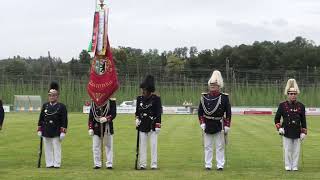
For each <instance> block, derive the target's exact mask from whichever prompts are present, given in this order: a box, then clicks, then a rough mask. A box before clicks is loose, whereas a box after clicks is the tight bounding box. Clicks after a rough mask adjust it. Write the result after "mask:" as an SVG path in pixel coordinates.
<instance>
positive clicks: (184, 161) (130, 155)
mask: <svg viewBox="0 0 320 180" xmlns="http://www.w3.org/2000/svg"><path fill="white" fill-rule="evenodd" d="M37 119H38V114H37V113H7V114H6V119H5V123H4V127H3V130H2V131H0V179H1V180H7V179H49V180H50V179H59V180H62V179H63V180H65V179H319V178H320V172H319V168H320V156H319V152H320V146H319V145H318V142H319V137H320V128H318V127H320V121H319V120H318V117H312V116H311V117H307V122H308V126H309V127H308V129H309V135H308V136H307V137H306V140H305V142H304V143H303V156H304V160H303V166H302V167H300V169H299V171H298V172H287V171H285V170H284V168H283V161H282V148H281V139H280V137H279V135H277V133H276V131H275V128H274V125H273V116H234V117H233V122H232V127H231V132H230V134H229V145H228V146H227V164H226V167H225V170H224V171H223V172H218V171H215V170H212V171H206V170H204V167H203V148H202V139H201V131H200V127H199V124H198V121H197V118H196V116H191V115H164V116H163V122H162V130H161V132H160V135H159V139H158V141H159V142H158V143H159V145H158V146H159V147H158V148H159V149H158V158H159V160H158V166H159V170H156V171H152V170H146V171H136V170H134V160H135V144H136V131H135V128H134V119H133V116H132V115H118V116H117V118H116V119H115V135H114V169H113V170H111V171H110V170H107V169H104V168H103V169H99V170H94V169H92V167H93V162H92V151H91V143H92V140H91V138H90V137H89V136H88V133H87V115H84V114H80V113H70V114H69V132H68V134H67V136H66V138H65V140H64V141H63V144H62V155H63V158H62V168H60V169H46V168H41V169H38V168H36V165H37V152H38V147H39V138H38V136H37V135H36V126H37ZM149 161H150V156H149V155H148V162H149ZM300 164H302V163H300ZM42 165H44V158H43V161H42Z"/></svg>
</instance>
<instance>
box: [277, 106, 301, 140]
mask: <svg viewBox="0 0 320 180" xmlns="http://www.w3.org/2000/svg"><path fill="white" fill-rule="evenodd" d="M281 116H282V118H283V121H282V124H281V127H282V128H284V132H285V134H284V136H285V137H287V138H292V139H296V138H300V133H302V132H303V133H305V134H306V129H307V122H306V112H305V107H304V105H303V104H302V103H301V102H298V101H296V102H289V101H284V102H282V103H280V104H279V107H278V110H277V113H276V116H275V117H274V122H275V124H276V126H277V125H280V119H281ZM277 127H280V126H277Z"/></svg>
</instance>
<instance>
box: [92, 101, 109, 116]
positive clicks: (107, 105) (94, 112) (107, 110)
mask: <svg viewBox="0 0 320 180" xmlns="http://www.w3.org/2000/svg"><path fill="white" fill-rule="evenodd" d="M104 105H105V106H106V107H105V108H104V110H103V113H102V114H101V115H100V116H98V115H97V111H96V106H95V105H94V103H93V102H92V103H91V107H92V113H93V117H94V119H97V118H100V117H103V116H105V115H106V114H108V112H109V107H110V103H109V100H108V101H107V103H106V104H104ZM104 105H103V106H104ZM103 106H102V107H103Z"/></svg>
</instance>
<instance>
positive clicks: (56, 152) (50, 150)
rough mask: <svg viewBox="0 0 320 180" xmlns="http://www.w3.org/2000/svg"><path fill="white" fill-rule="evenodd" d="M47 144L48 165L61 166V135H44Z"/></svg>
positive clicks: (45, 144)
mask: <svg viewBox="0 0 320 180" xmlns="http://www.w3.org/2000/svg"><path fill="white" fill-rule="evenodd" d="M43 141H44V146H45V157H46V167H52V166H54V167H60V166H61V142H60V138H59V137H54V138H48V137H43Z"/></svg>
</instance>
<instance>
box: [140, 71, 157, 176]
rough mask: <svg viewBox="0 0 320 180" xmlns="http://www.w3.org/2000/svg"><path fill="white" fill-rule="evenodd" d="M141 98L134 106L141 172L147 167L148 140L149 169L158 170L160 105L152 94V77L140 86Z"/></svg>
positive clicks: (149, 76) (147, 78)
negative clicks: (148, 150) (149, 149)
mask: <svg viewBox="0 0 320 180" xmlns="http://www.w3.org/2000/svg"><path fill="white" fill-rule="evenodd" d="M140 88H141V90H142V96H138V97H137V105H136V113H135V115H136V127H137V130H138V131H139V133H140V134H139V136H140V149H139V154H140V159H139V167H140V169H141V170H143V169H146V167H147V144H148V138H150V143H151V145H150V146H151V165H150V166H151V169H157V168H158V161H157V144H158V142H157V141H158V140H157V139H158V135H159V133H160V128H161V113H162V105H161V99H160V97H159V96H157V95H156V94H154V91H155V84H154V77H153V76H151V75H148V76H147V77H146V79H145V80H144V81H143V82H142V83H141V84H140Z"/></svg>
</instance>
